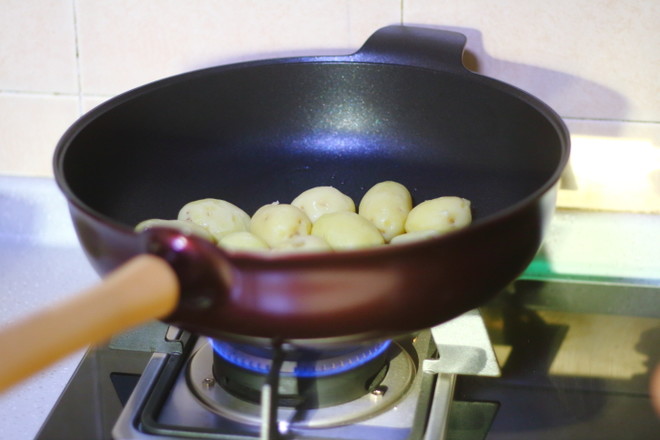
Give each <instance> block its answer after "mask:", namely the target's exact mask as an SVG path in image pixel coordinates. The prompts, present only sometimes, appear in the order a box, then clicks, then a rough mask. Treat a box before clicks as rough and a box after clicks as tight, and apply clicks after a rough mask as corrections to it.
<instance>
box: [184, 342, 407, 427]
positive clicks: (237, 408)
mask: <svg viewBox="0 0 660 440" xmlns="http://www.w3.org/2000/svg"><path fill="white" fill-rule="evenodd" d="M389 348H390V349H389V350H387V356H388V361H389V368H388V369H387V372H386V373H385V376H384V377H383V379H382V381H381V382H380V384H379V387H378V390H379V391H382V390H386V392H385V393H382V392H378V393H367V394H365V395H363V396H361V397H359V398H356V399H354V400H351V401H349V402H345V403H341V404H337V405H331V406H326V407H322V408H315V409H314V410H313V411H309V410H301V409H299V408H292V407H279V408H278V416H277V419H278V420H280V421H284V422H287V423H289V426H290V427H291V428H294V429H295V428H300V429H302V428H329V427H334V426H342V425H346V424H349V423H355V422H357V421H359V420H364V419H367V418H369V417H373V416H375V415H377V414H380V413H381V412H384V411H386V410H388V409H389V408H391V407H392V406H394V405H395V404H396V403H397V402H398V401H399V400H400V399H401V398H402V397H403V396H404V395H405V393H406V391H407V390H408V389H409V387H410V385H411V384H412V381H413V378H414V375H415V372H416V371H415V370H416V369H415V365H414V362H413V360H412V357H411V355H410V354H409V353H408V352H407V351H406V350H405V349H403V348H402V347H401V346H400V345H399V344H396V343H393V344H391V346H390V347H389ZM212 365H213V348H212V346H211V344H210V343H209V344H205V345H204V346H202V347H201V348H200V349H199V350H198V351H196V352H195V353H194V354H193V355H192V357H191V359H190V360H189V363H188V366H187V379H188V385H189V387H190V389H191V390H192V392H193V394H194V395H195V397H196V398H197V399H198V400H199V401H200V402H201V403H202V404H203V405H204V406H205V407H207V408H208V409H209V410H211V411H213V412H215V413H216V414H219V415H221V416H223V417H226V418H228V419H231V420H234V421H236V422H239V423H244V424H248V425H253V426H260V425H261V421H262V419H261V406H260V404H259V402H251V401H248V400H245V399H242V398H240V397H237V396H235V395H233V394H232V393H230V392H228V391H227V390H225V389H224V388H223V387H222V386H220V385H219V384H218V383H217V382H216V381H215V380H213V378H214V374H213V370H212ZM209 379H210V380H209ZM301 411H302V413H304V414H305V415H304V417H302V418H301Z"/></svg>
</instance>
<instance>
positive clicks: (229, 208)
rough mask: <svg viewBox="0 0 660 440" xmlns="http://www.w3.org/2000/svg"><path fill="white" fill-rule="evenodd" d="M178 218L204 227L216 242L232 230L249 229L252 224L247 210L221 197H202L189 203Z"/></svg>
mask: <svg viewBox="0 0 660 440" xmlns="http://www.w3.org/2000/svg"><path fill="white" fill-rule="evenodd" d="M177 218H178V219H179V220H183V221H189V222H193V223H195V224H197V225H199V226H201V227H203V228H204V229H206V230H207V231H209V232H210V233H211V235H212V236H213V237H214V238H215V240H216V242H219V241H220V239H222V237H224V236H225V235H227V234H229V233H231V232H236V231H247V230H248V228H249V226H250V216H249V215H248V214H247V213H246V212H245V211H243V210H242V209H241V208H239V207H238V206H236V205H234V204H232V203H229V202H227V201H225V200H220V199H201V200H195V201H193V202H190V203H187V204H185V205H184V206H183V208H181V210H180V211H179V215H178V217H177Z"/></svg>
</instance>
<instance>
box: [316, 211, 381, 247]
mask: <svg viewBox="0 0 660 440" xmlns="http://www.w3.org/2000/svg"><path fill="white" fill-rule="evenodd" d="M312 235H315V236H317V237H320V238H322V239H324V240H325V241H326V242H327V243H328V244H329V245H330V247H332V248H333V249H334V250H351V249H362V248H368V247H372V246H378V245H381V244H384V243H385V239H384V238H383V236H382V235H381V233H380V231H379V230H378V228H376V226H374V224H373V223H371V222H370V221H369V220H367V219H366V218H364V217H362V216H360V215H358V214H356V213H354V212H348V211H340V212H333V213H330V214H325V215H322V216H321V217H319V219H318V220H317V221H316V223H314V225H313V226H312Z"/></svg>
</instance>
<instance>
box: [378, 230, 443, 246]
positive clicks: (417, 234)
mask: <svg viewBox="0 0 660 440" xmlns="http://www.w3.org/2000/svg"><path fill="white" fill-rule="evenodd" d="M439 235H440V232H438V231H434V230H427V231H413V232H406V233H405V234H401V235H397V236H396V237H394V238H393V239H392V240H391V241H390V244H393V245H397V244H405V243H415V242H418V241H422V240H428V239H429V238H433V237H437V236H439Z"/></svg>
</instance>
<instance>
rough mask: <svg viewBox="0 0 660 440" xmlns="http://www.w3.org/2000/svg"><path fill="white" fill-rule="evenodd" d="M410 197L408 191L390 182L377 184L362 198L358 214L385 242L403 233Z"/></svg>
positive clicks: (410, 207) (410, 204) (410, 203)
mask: <svg viewBox="0 0 660 440" xmlns="http://www.w3.org/2000/svg"><path fill="white" fill-rule="evenodd" d="M411 209H412V197H411V195H410V192H409V191H408V189H407V188H406V187H405V186H403V185H402V184H400V183H398V182H394V181H391V180H388V181H385V182H380V183H377V184H376V185H374V186H372V187H371V188H370V189H369V190H368V191H367V192H366V193H365V195H364V196H363V197H362V200H361V201H360V206H359V208H358V213H359V214H360V215H361V216H363V217H364V218H366V219H367V220H369V221H370V222H371V223H373V224H374V225H375V226H376V227H377V228H378V230H379V231H380V232H381V234H382V235H383V238H385V241H386V242H389V241H390V240H392V238H394V237H396V236H397V235H400V234H403V233H404V232H405V223H406V218H407V217H408V213H409V212H410V210H411Z"/></svg>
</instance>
